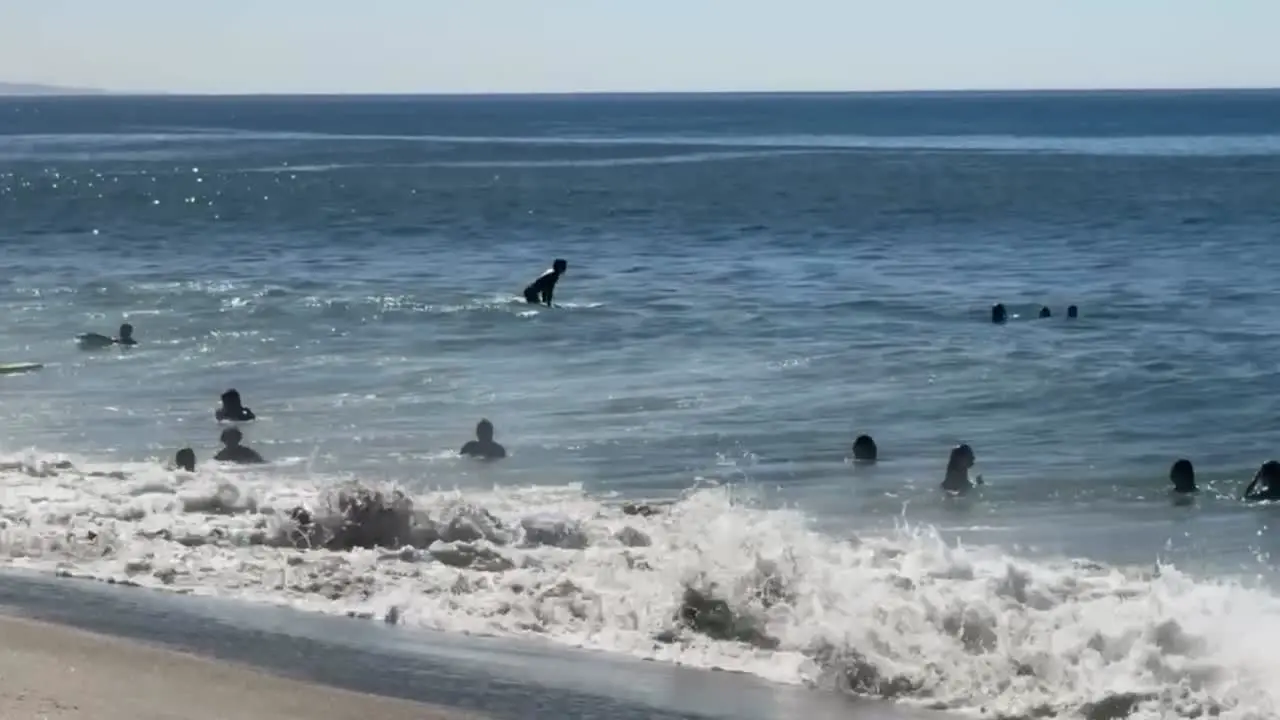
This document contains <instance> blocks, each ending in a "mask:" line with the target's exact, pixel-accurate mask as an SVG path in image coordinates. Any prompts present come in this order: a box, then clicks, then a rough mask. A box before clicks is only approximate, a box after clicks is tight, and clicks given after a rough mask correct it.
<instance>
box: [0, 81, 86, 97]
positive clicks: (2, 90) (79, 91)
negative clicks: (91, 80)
mask: <svg viewBox="0 0 1280 720" xmlns="http://www.w3.org/2000/svg"><path fill="white" fill-rule="evenodd" d="M102 93H103V91H102V90H91V89H89V88H73V87H60V86H57V85H38V84H35V83H7V82H0V95H101V94H102Z"/></svg>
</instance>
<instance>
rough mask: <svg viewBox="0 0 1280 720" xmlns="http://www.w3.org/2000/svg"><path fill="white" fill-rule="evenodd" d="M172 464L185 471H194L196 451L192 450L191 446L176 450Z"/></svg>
mask: <svg viewBox="0 0 1280 720" xmlns="http://www.w3.org/2000/svg"><path fill="white" fill-rule="evenodd" d="M173 464H174V465H175V466H177V467H178V469H179V470H186V471H187V472H195V471H196V451H195V450H192V449H191V448H182V449H181V450H179V451H178V454H177V455H174V456H173Z"/></svg>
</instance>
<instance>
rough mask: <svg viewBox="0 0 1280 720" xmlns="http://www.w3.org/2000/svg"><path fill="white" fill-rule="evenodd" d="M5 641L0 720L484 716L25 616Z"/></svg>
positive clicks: (3, 628) (3, 619) (5, 626)
mask: <svg viewBox="0 0 1280 720" xmlns="http://www.w3.org/2000/svg"><path fill="white" fill-rule="evenodd" d="M0 639H2V640H0V717H6V718H14V720H18V719H20V718H42V719H46V718H47V719H48V720H62V719H68V720H70V719H73V718H85V719H86V720H89V719H90V718H92V719H93V720H137V719H145V718H184V719H189V720H205V719H208V720H218V719H221V718H227V717H235V718H243V719H244V720H255V719H257V718H261V719H262V720H277V719H279V720H287V719H292V718H298V719H299V720H303V719H305V720H348V719H350V720H355V719H357V718H366V717H370V716H376V717H378V718H381V719H383V720H400V719H403V720H411V719H417V720H464V719H466V718H481V717H482V716H480V715H476V714H472V713H462V712H458V711H451V710H447V709H444V708H438V707H434V706H431V705H426V704H423V703H418V702H413V701H409V700H399V699H395V698H388V697H380V696H377V695H370V694H367V693H358V692H352V691H350V690H342V689H338V688H333V687H326V686H323V685H317V684H313V683H308V682H303V681H300V680H294V679H289V678H285V677H281V676H277V675H273V674H270V673H267V672H265V671H261V670H257V669H254V668H251V667H248V666H243V665H239V664H236V663H229V662H224V661H220V660H212V659H209V658H204V657H199V656H196V655H191V654H188V653H184V652H179V651H176V650H170V649H167V648H163V647H158V646H153V645H149V644H146V643H141V642H137V641H133V640H125V639H122V638H119V637H111V636H108V635H101V634H98V633H93V632H89V631H86V630H79V629H76V628H71V627H67V626H64V625H58V624H53V623H48V622H43V621H39V620H32V619H28V618H25V617H21V616H14V615H7V614H4V615H0Z"/></svg>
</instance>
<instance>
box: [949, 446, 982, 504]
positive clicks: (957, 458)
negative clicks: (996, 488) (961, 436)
mask: <svg viewBox="0 0 1280 720" xmlns="http://www.w3.org/2000/svg"><path fill="white" fill-rule="evenodd" d="M976 460H977V458H976V457H974V454H973V448H971V447H969V446H968V445H966V444H964V443H961V444H959V445H957V446H955V448H954V449H953V450H952V451H951V457H949V458H947V474H946V476H945V478H943V480H942V489H943V490H946V491H947V492H952V493H965V492H968V491H970V490H972V489H973V488H974V487H975V486H977V485H981V484H982V476H981V475H979V476H978V477H976V478H974V479H972V480H970V479H969V470H970V469H971V468H972V467H973V464H974V462H975V461H976Z"/></svg>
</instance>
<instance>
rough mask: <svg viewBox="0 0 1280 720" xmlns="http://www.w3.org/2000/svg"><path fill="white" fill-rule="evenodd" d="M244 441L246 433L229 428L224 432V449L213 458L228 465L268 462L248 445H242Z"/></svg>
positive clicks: (222, 438)
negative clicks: (241, 442)
mask: <svg viewBox="0 0 1280 720" xmlns="http://www.w3.org/2000/svg"><path fill="white" fill-rule="evenodd" d="M243 439H244V433H242V432H240V430H239V429H237V428H234V427H229V428H227V429H226V430H223V431H222V437H221V440H222V444H223V446H224V447H223V448H222V449H221V450H219V451H218V454H217V455H214V456H213V459H214V460H217V461H218V462H226V463H238V464H240V465H257V464H259V463H264V462H266V460H264V459H263V458H262V456H261V455H259V454H258V451H257V450H254V449H253V448H251V447H248V446H246V445H241V444H240V441H241V440H243Z"/></svg>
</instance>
